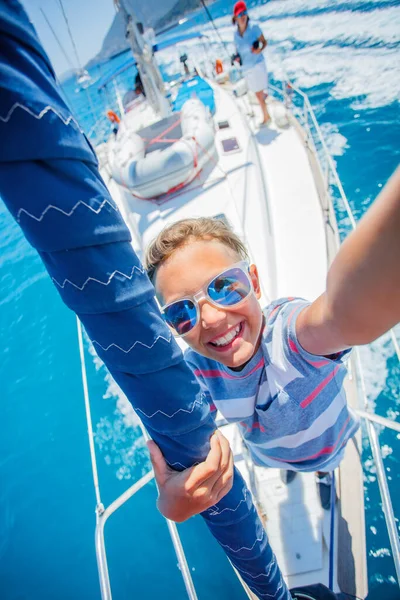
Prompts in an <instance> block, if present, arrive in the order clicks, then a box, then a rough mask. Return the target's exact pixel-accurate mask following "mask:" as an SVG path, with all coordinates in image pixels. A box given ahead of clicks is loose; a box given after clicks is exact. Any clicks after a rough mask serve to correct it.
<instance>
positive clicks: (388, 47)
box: [186, 0, 400, 110]
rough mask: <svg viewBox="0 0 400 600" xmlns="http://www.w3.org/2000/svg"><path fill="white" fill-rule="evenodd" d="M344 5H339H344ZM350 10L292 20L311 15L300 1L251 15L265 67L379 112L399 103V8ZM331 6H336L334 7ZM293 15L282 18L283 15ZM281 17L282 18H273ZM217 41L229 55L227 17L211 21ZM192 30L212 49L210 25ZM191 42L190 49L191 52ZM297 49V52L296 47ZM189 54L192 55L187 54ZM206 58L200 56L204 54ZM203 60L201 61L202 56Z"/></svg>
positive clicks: (320, 5)
mask: <svg viewBox="0 0 400 600" xmlns="http://www.w3.org/2000/svg"><path fill="white" fill-rule="evenodd" d="M343 4H344V3H343V2H340V5H341V6H343ZM347 4H348V5H349V10H348V11H341V12H335V11H334V10H333V11H330V12H325V13H323V14H321V13H320V14H308V15H306V16H298V17H295V16H294V15H295V14H296V13H298V12H299V11H301V10H307V11H309V10H310V3H309V2H308V1H303V0H301V1H300V0H291V1H288V2H286V1H285V2H283V1H282V2H271V3H268V4H267V5H261V6H257V7H253V8H251V9H250V15H251V17H252V18H253V19H254V20H258V21H259V24H260V26H261V28H262V30H263V32H264V34H265V37H266V38H267V40H268V42H269V46H268V48H267V51H266V54H265V55H266V58H267V63H268V68H269V70H270V72H272V73H273V74H274V76H275V77H276V78H277V79H279V78H281V76H282V70H285V71H286V72H287V73H288V75H289V76H290V77H291V78H292V80H293V82H294V83H295V84H296V85H297V86H299V87H301V88H304V89H307V88H311V87H315V86H318V85H322V84H326V83H328V84H331V85H332V89H331V94H332V96H333V97H334V98H336V99H338V100H340V99H346V98H349V99H354V100H353V101H352V108H353V109H354V110H362V109H367V108H377V107H380V106H385V105H387V104H391V103H392V102H396V101H399V100H400V86H399V85H398V82H399V81H400V61H399V60H398V49H396V48H394V47H393V46H394V45H396V44H399V43H400V15H399V11H398V8H397V7H394V6H388V7H383V8H382V7H377V9H376V10H373V11H368V12H360V11H352V10H351V9H352V6H353V4H354V3H353V2H348V3H347ZM324 6H330V7H332V3H331V2H319V3H318V8H323V7H324ZM333 7H334V5H333ZM288 14H289V15H293V16H286V17H285V16H284V15H288ZM279 15H282V19H279V18H274V19H271V20H268V17H271V16H274V17H277V16H279ZM215 24H216V26H217V27H218V31H219V34H220V37H221V38H222V39H223V40H224V41H226V42H228V43H229V47H228V48H227V50H228V53H232V52H233V50H234V48H233V44H232V41H233V33H234V27H233V26H232V24H231V16H230V15H226V16H223V17H220V18H218V19H216V20H215ZM193 29H194V30H197V31H200V32H202V33H206V34H207V35H208V36H209V38H210V40H211V42H213V43H214V44H216V43H217V42H219V38H218V36H217V34H216V33H215V31H214V30H213V28H212V26H211V25H210V24H208V23H207V24H205V25H198V26H196V27H194V28H193ZM196 43H197V44H198V41H196V40H193V41H192V42H191V43H190V44H188V43H186V45H187V46H188V47H191V48H194V46H195V45H196ZM299 45H301V47H300V48H299V47H298V46H299ZM209 47H210V52H212V53H213V55H214V58H215V57H216V56H217V55H219V56H220V57H222V58H223V59H226V56H225V53H224V52H222V49H221V48H219V49H218V48H214V47H213V46H212V45H210V46H209ZM191 52H192V50H191ZM203 54H204V53H203ZM203 58H204V56H203Z"/></svg>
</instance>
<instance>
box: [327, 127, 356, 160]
mask: <svg viewBox="0 0 400 600" xmlns="http://www.w3.org/2000/svg"><path fill="white" fill-rule="evenodd" d="M320 129H321V132H322V135H323V138H324V140H325V142H326V145H327V147H328V150H329V153H330V154H331V156H343V154H344V153H345V151H346V150H347V149H348V148H349V145H348V143H347V138H345V136H344V135H342V134H341V133H339V128H338V126H337V125H335V124H334V123H322V125H320Z"/></svg>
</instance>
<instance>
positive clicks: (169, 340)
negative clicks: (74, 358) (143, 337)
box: [92, 334, 172, 354]
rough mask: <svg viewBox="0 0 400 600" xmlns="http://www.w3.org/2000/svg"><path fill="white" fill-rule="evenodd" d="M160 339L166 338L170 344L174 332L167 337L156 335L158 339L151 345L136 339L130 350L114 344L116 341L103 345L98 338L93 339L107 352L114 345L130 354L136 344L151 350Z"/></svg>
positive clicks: (93, 342) (165, 340) (94, 342)
mask: <svg viewBox="0 0 400 600" xmlns="http://www.w3.org/2000/svg"><path fill="white" fill-rule="evenodd" d="M159 339H162V340H164V342H167V343H168V344H170V343H171V340H172V334H170V336H169V338H165V337H164V336H163V335H158V336H157V337H156V339H155V340H154V342H153V343H152V344H151V346H148V345H147V344H145V343H144V342H141V341H140V340H136V342H134V343H133V344H132V346H131V347H130V348H128V350H124V349H123V348H121V346H118V344H114V342H112V343H111V344H109V345H108V346H102V345H101V344H100V342H97V341H96V340H92V344H96V345H97V346H100V348H102V349H103V350H104V352H107V350H109V349H110V348H112V347H114V348H117V350H121V352H124V353H125V354H128V353H129V352H130V351H131V350H133V348H134V347H135V346H136V344H140V345H141V346H144V347H145V348H147V349H148V350H151V349H152V348H153V346H154V345H155V344H156V343H157V342H158V340H159Z"/></svg>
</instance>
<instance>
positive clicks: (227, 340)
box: [208, 323, 243, 350]
mask: <svg viewBox="0 0 400 600" xmlns="http://www.w3.org/2000/svg"><path fill="white" fill-rule="evenodd" d="M242 331H243V323H239V324H238V325H236V327H234V328H233V329H231V330H230V331H229V332H228V333H226V334H225V335H223V336H221V337H219V338H218V340H216V341H214V342H208V343H209V344H210V346H213V348H217V349H218V350H225V349H227V348H229V347H230V346H231V344H232V343H233V342H234V340H236V339H237V338H238V337H239V336H240V334H241V333H242Z"/></svg>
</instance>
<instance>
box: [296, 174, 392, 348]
mask: <svg viewBox="0 0 400 600" xmlns="http://www.w3.org/2000/svg"><path fill="white" fill-rule="evenodd" d="M399 321H400V167H399V168H398V169H397V170H396V172H395V173H394V175H393V176H392V177H391V179H390V180H389V182H388V183H387V184H386V186H385V187H384V188H383V190H382V192H381V193H380V194H379V196H378V198H377V199H376V200H375V202H374V204H373V205H372V207H371V208H370V209H369V210H368V212H367V213H366V215H365V216H364V217H363V218H362V220H361V221H360V224H359V225H358V227H357V229H356V230H355V231H354V232H353V233H351V235H349V237H348V238H347V239H346V241H345V242H344V243H343V245H342V246H341V248H340V250H339V252H338V255H337V256H336V258H335V260H334V261H333V263H332V265H331V268H330V269H329V272H328V278H327V289H326V292H325V293H324V294H322V295H321V296H320V297H319V298H317V300H315V302H313V303H312V304H311V305H310V306H309V307H307V308H306V309H304V310H303V312H302V313H300V315H299V317H298V319H297V323H296V333H297V336H298V340H299V343H300V344H301V346H302V347H303V348H304V349H305V350H307V351H308V352H310V353H312V354H318V355H328V354H333V353H335V352H338V351H340V350H344V349H345V348H348V347H350V346H354V345H358V344H368V343H370V342H372V341H373V340H375V339H376V338H378V337H379V336H381V335H382V334H383V333H385V332H386V331H388V330H389V329H391V328H392V327H393V326H394V325H396V323H398V322H399Z"/></svg>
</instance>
